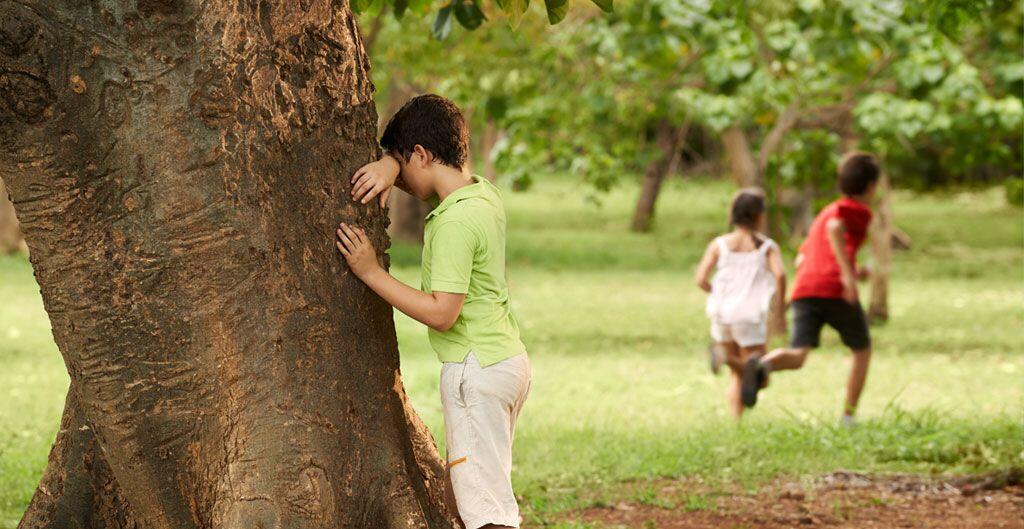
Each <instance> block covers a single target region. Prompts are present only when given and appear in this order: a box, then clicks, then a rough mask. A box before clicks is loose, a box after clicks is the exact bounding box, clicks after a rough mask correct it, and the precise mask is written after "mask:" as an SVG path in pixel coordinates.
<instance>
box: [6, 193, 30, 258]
mask: <svg viewBox="0 0 1024 529" xmlns="http://www.w3.org/2000/svg"><path fill="white" fill-rule="evenodd" d="M27 249H28V246H26V245H25V238H24V237H22V236H21V228H20V227H19V226H18V217H16V216H15V214H14V204H12V203H11V200H10V198H8V196H7V190H6V189H5V188H4V183H3V182H2V181H0V255H9V254H12V253H17V252H23V251H25V250H27Z"/></svg>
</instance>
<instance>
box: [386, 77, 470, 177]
mask: <svg viewBox="0 0 1024 529" xmlns="http://www.w3.org/2000/svg"><path fill="white" fill-rule="evenodd" d="M417 144H418V145H421V146H423V148H424V149H426V150H427V151H429V152H430V153H431V154H433V155H434V160H435V161H437V162H440V163H442V164H444V165H447V166H449V167H454V168H456V169H461V168H462V166H463V165H465V164H466V160H467V158H468V157H469V127H467V126H466V120H465V119H464V118H463V117H462V112H460V111H459V107H457V106H455V103H452V102H451V101H449V100H448V99H445V98H444V97H441V96H439V95H437V94H426V95H421V96H417V97H414V98H412V99H410V100H409V101H408V102H407V103H406V104H405V105H404V106H402V108H401V109H400V110H399V111H398V112H395V115H394V116H392V117H391V120H390V121H388V124H387V126H386V127H384V134H383V135H382V136H381V138H380V146H381V147H382V148H383V149H384V150H385V151H387V152H388V153H389V154H391V155H393V156H401V157H402V158H403V159H405V160H408V159H409V156H411V155H412V151H413V148H414V147H415V146H416V145H417Z"/></svg>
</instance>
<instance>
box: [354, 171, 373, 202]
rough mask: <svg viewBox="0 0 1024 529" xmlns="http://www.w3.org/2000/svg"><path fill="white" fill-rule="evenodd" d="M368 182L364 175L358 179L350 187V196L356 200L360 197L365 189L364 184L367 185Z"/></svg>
mask: <svg viewBox="0 0 1024 529" xmlns="http://www.w3.org/2000/svg"><path fill="white" fill-rule="evenodd" d="M368 181H369V179H368V178H366V176H365V175H364V176H363V177H362V178H360V179H359V180H358V181H357V182H356V183H355V185H353V186H352V196H354V197H357V198H358V197H360V196H362V194H363V192H364V190H365V189H366V184H367V182H368Z"/></svg>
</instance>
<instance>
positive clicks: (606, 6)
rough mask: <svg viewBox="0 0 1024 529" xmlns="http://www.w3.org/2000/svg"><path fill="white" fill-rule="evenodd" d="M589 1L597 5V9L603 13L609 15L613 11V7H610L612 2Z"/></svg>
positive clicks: (606, 0)
mask: <svg viewBox="0 0 1024 529" xmlns="http://www.w3.org/2000/svg"><path fill="white" fill-rule="evenodd" d="M590 1H591V2H594V3H595V4H597V7H600V8H601V11H604V12H605V13H611V12H612V11H614V10H615V7H614V6H613V5H612V2H613V0H590Z"/></svg>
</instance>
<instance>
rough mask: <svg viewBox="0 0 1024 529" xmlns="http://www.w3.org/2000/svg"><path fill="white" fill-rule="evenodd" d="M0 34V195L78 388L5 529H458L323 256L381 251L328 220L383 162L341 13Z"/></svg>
mask: <svg viewBox="0 0 1024 529" xmlns="http://www.w3.org/2000/svg"><path fill="white" fill-rule="evenodd" d="M0 18H2V19H3V21H4V23H3V24H0V177H2V178H3V180H4V182H5V183H6V184H7V187H8V189H9V191H10V193H11V197H12V199H13V202H14V203H15V204H17V208H18V217H19V219H20V220H21V222H22V230H23V232H24V234H25V239H26V241H27V243H28V246H29V248H30V250H31V260H32V264H33V267H34V270H35V275H36V278H37V280H38V282H39V285H40V289H41V291H42V295H43V301H44V304H45V307H46V310H47V313H48V314H49V317H50V323H51V326H52V329H53V335H54V339H55V341H56V342H57V345H58V346H59V348H60V351H61V354H62V355H63V356H64V360H65V362H66V364H67V367H68V372H69V374H70V375H71V380H72V388H73V389H72V391H71V394H70V395H69V398H68V405H67V410H66V412H65V417H64V422H63V424H64V425H65V427H64V428H63V430H62V433H61V435H60V436H59V438H58V441H57V445H56V446H55V448H54V451H53V452H52V453H51V459H50V463H49V466H48V467H47V470H46V473H45V477H44V480H43V482H42V483H41V486H40V489H39V491H38V492H37V494H36V496H35V499H34V500H33V503H32V505H31V507H30V509H29V510H28V512H26V514H25V517H24V519H23V522H22V524H21V527H22V528H24V529H37V528H48V529H49V528H64V527H80V528H95V529H99V528H110V527H116V528H120V527H138V528H153V529H189V528H198V527H202V528H207V527H217V528H228V529H235V528H238V529H242V528H253V527H267V528H270V527H282V528H288V529H291V528H314V527H316V528H321V527H331V528H367V527H374V528H383V529H388V528H392V527H394V528H397V527H402V528H407V527H427V528H451V527H454V526H455V525H456V524H457V522H456V521H455V519H454V518H453V517H452V516H451V515H450V513H448V512H446V510H445V508H444V506H443V486H442V480H441V468H442V467H441V461H440V459H439V457H438V455H437V452H436V449H435V448H434V446H433V442H432V440H430V437H429V433H428V432H427V431H426V429H425V428H424V427H423V425H422V423H421V422H420V421H419V419H418V418H417V417H416V415H415V413H414V412H413V411H412V409H411V408H410V406H409V405H408V402H407V400H406V397H405V392H404V389H403V386H402V382H401V376H400V374H399V366H398V353H397V346H396V340H395V333H394V324H393V321H392V311H391V308H390V307H389V306H388V305H387V304H386V303H384V302H383V301H382V300H380V298H378V297H377V296H375V295H373V293H372V292H371V291H370V290H368V289H367V288H366V287H365V286H364V285H363V284H362V283H360V282H359V281H358V280H357V279H356V278H355V277H354V276H353V275H352V274H351V273H350V272H349V270H348V269H347V268H346V266H345V265H344V262H343V260H342V259H341V258H340V256H339V255H338V254H337V252H336V250H334V248H333V232H334V228H335V227H336V226H337V223H338V222H339V221H341V220H346V221H348V222H352V223H355V224H358V225H361V226H363V227H365V228H366V229H367V232H368V233H369V234H370V236H371V239H372V240H373V243H374V244H375V246H376V247H377V249H378V252H380V253H381V259H384V260H386V256H385V255H384V254H383V251H384V250H385V249H386V248H387V246H388V238H387V235H386V234H385V231H384V228H385V224H386V220H385V216H384V212H383V211H382V210H381V209H380V208H379V207H377V206H376V205H368V206H359V205H356V204H353V203H352V202H351V201H350V200H349V189H350V184H349V182H348V175H350V174H352V172H353V171H354V170H355V169H356V168H357V167H358V166H359V165H361V164H363V163H366V162H367V161H369V160H371V159H373V158H374V157H375V156H377V155H378V152H379V151H378V147H377V144H376V141H375V137H376V134H375V130H374V125H375V123H376V112H375V110H374V106H373V99H372V95H373V87H372V84H371V83H370V79H369V64H368V61H367V58H366V55H365V53H364V51H363V47H362V44H361V41H360V36H359V34H358V31H357V29H356V24H355V19H354V17H353V15H352V13H351V11H350V10H349V8H348V5H347V3H346V2H345V1H335V0H307V1H304V2H291V1H285V0H277V1H261V2H235V1H228V0H206V1H203V2H200V1H198V0H193V1H188V0H179V1H156V0H140V1H139V2H137V3H135V2H131V3H125V2H117V1H114V0H100V1H96V2H62V1H58V0H20V1H18V2H4V3H0ZM79 425H80V426H79ZM107 469H109V472H107ZM55 484H62V485H60V486H58V485H55Z"/></svg>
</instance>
